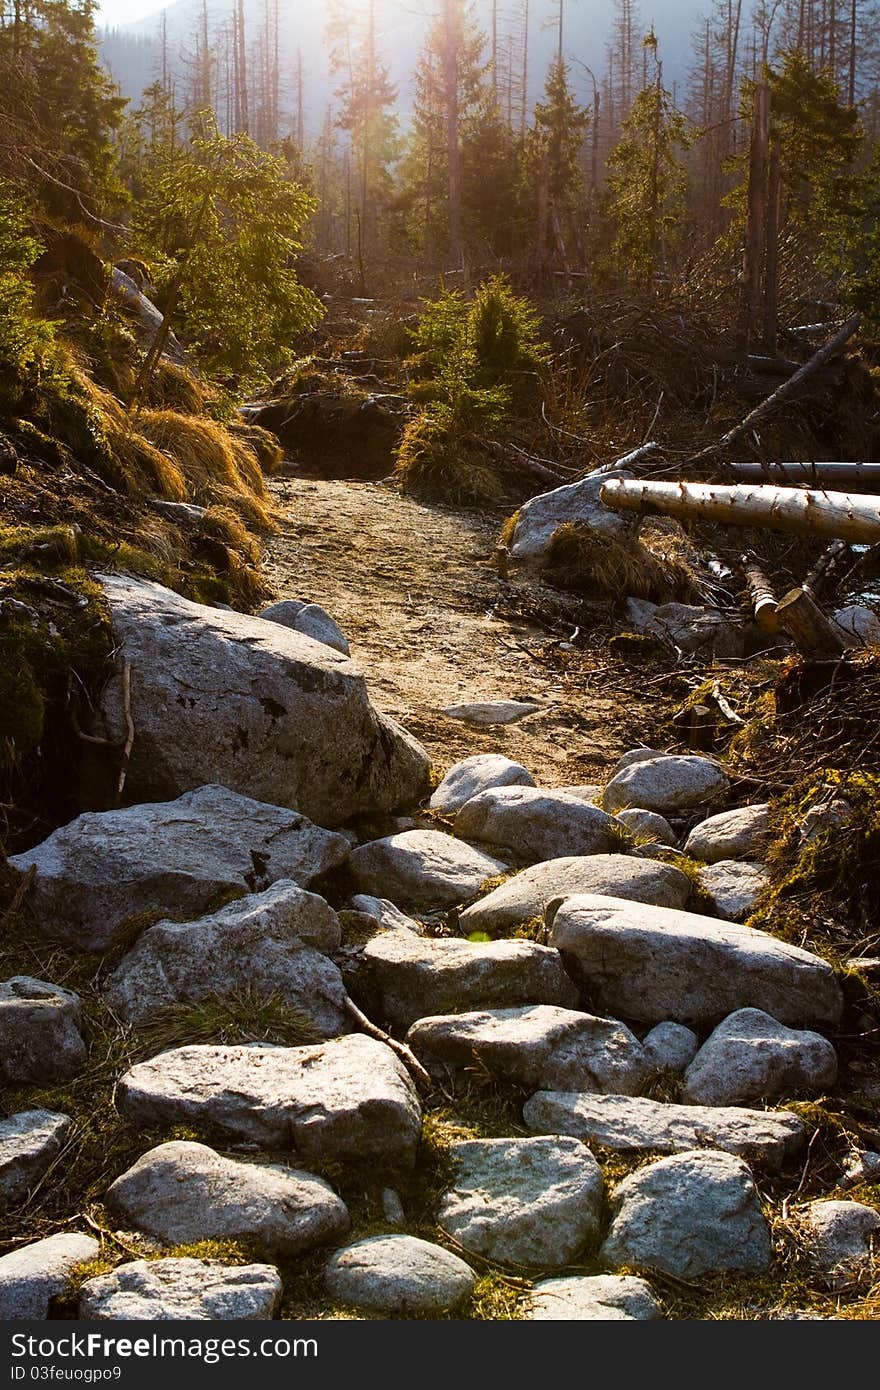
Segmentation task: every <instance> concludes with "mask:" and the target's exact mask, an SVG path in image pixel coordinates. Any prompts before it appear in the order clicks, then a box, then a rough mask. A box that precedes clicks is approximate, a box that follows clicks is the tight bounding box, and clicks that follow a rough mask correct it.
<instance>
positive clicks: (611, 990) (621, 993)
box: [550, 894, 843, 1027]
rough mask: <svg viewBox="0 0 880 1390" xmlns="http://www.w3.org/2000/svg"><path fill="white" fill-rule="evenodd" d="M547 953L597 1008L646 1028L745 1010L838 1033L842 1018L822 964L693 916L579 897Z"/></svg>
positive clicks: (556, 925)
mask: <svg viewBox="0 0 880 1390" xmlns="http://www.w3.org/2000/svg"><path fill="white" fill-rule="evenodd" d="M553 906H554V904H551V907H553ZM550 944H551V945H553V946H556V947H557V948H558V949H559V950H560V951H561V952H562V954H563V956H564V958H565V960H566V962H567V964H568V966H569V969H570V970H571V971H572V972H573V973H574V974H575V977H576V978H578V979H580V980H582V981H583V982H584V984H585V986H586V987H587V988H589V989H591V990H593V991H594V992H595V994H596V996H597V997H598V998H600V999H601V1001H602V1007H603V1008H605V1009H609V1010H611V1011H612V1012H615V1013H620V1014H622V1015H623V1017H624V1018H633V1019H639V1020H641V1021H642V1022H645V1023H662V1022H664V1021H667V1020H672V1021H673V1022H676V1023H685V1024H688V1025H691V1026H693V1027H714V1026H715V1024H717V1023H718V1022H719V1021H720V1020H721V1019H722V1018H724V1017H726V1015H727V1014H729V1013H733V1011H734V1010H735V1009H741V1008H756V1009H764V1010H766V1012H767V1013H769V1014H772V1015H773V1017H774V1018H777V1019H779V1020H781V1021H782V1022H785V1023H789V1024H802V1023H835V1022H836V1021H837V1020H838V1019H839V1018H840V1015H841V1011H842V1008H843V996H842V994H841V990H840V985H839V984H838V982H837V979H836V978H835V975H834V971H833V970H832V969H831V966H830V965H829V964H828V963H827V961H824V960H821V959H820V958H819V957H818V956H814V955H813V954H812V953H811V952H810V951H804V950H801V948H800V947H798V946H790V945H789V944H788V943H787V942H785V941H779V940H777V938H776V937H774V936H768V935H767V933H766V932H761V931H756V930H754V929H753V928H750V927H744V926H740V925H739V924H738V923H735V922H721V921H719V920H718V919H717V918H715V917H702V916H700V915H698V914H697V913H694V912H676V911H673V910H672V909H670V908H665V907H647V906H645V905H644V904H642V903H633V902H626V901H624V899H622V898H604V897H599V896H598V895H594V894H584V895H580V896H578V897H572V898H567V899H566V900H565V902H563V903H562V904H561V906H559V907H558V909H557V910H556V912H555V915H554V917H553V922H552V926H551V928H550Z"/></svg>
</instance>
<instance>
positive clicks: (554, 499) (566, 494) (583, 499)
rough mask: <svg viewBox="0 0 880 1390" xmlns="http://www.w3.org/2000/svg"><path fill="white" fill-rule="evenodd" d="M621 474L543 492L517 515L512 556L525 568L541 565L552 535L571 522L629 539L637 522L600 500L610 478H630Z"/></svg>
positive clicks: (624, 473)
mask: <svg viewBox="0 0 880 1390" xmlns="http://www.w3.org/2000/svg"><path fill="white" fill-rule="evenodd" d="M632 476H633V475H632V473H628V472H626V470H621V471H619V472H613V473H603V474H601V475H598V476H596V477H593V478H589V477H588V478H584V479H582V480H581V481H580V482H577V483H566V484H565V485H564V486H563V487H557V488H554V489H553V490H552V492H542V493H540V495H539V496H537V497H532V498H530V500H529V501H528V502H525V503H524V504H523V506H522V507H521V508H520V510H519V511H518V513H517V516H516V523H515V525H514V528H513V534H512V536H511V538H510V556H511V559H513V560H518V561H520V562H521V563H524V564H535V563H540V561H541V559H542V558H543V555H544V552H545V551H546V549H547V547H548V545H549V544H550V541H551V540H552V538H553V535H554V533H555V532H556V531H558V530H559V528H560V526H564V525H565V524H566V523H567V522H569V521H578V522H583V523H586V524H587V525H589V526H592V527H594V528H595V529H596V530H597V531H601V532H603V533H604V534H606V535H611V536H626V535H629V534H630V533H631V532H632V530H633V524H634V519H633V517H632V516H630V515H627V514H626V513H625V512H613V511H612V510H611V508H610V507H606V506H605V505H604V503H603V502H602V500H601V499H600V497H599V493H600V491H601V489H602V487H603V485H604V484H605V483H606V482H608V481H609V479H611V478H631V477H632Z"/></svg>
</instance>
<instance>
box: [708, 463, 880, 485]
mask: <svg viewBox="0 0 880 1390" xmlns="http://www.w3.org/2000/svg"><path fill="white" fill-rule="evenodd" d="M726 467H727V468H729V469H730V471H731V472H732V473H735V474H736V476H737V477H738V478H746V479H749V480H751V479H754V481H755V482H764V481H766V482H777V483H806V484H807V485H808V486H809V485H810V484H812V485H813V486H814V487H821V486H823V485H825V486H827V485H829V484H830V485H831V486H832V487H840V486H844V487H849V486H851V485H852V484H853V483H855V484H856V485H857V486H859V487H868V488H870V487H880V463H754V462H752V461H751V460H750V461H748V462H742V463H728V464H727V465H726Z"/></svg>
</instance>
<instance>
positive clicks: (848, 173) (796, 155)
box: [728, 49, 864, 265]
mask: <svg viewBox="0 0 880 1390" xmlns="http://www.w3.org/2000/svg"><path fill="white" fill-rule="evenodd" d="M764 75H765V78H766V80H767V82H768V84H769V87H770V110H771V127H770V138H771V141H772V142H773V143H774V144H775V145H776V146H777V148H778V150H779V166H780V177H781V184H782V198H781V209H780V231H781V233H782V234H783V235H784V234H785V233H786V232H792V231H797V232H798V233H799V235H800V237H801V238H802V240H803V241H804V242H805V243H806V245H807V247H808V248H810V249H811V250H812V252H813V253H814V254H815V253H818V254H820V255H821V256H822V257H823V259H824V260H825V262H826V263H827V264H829V265H831V264H832V263H834V262H835V261H836V260H839V258H840V256H841V255H844V257H845V252H844V251H843V248H844V247H845V246H846V244H847V242H848V239H849V237H850V235H851V234H852V232H853V229H854V227H855V224H856V220H857V218H858V214H859V208H860V206H861V198H862V196H863V193H862V186H861V178H860V174H859V169H858V161H859V156H860V154H861V151H862V147H863V144H864V130H863V128H862V126H861V123H860V121H859V115H858V112H857V111H856V109H855V108H854V107H852V106H848V105H847V104H846V103H845V101H844V100H843V98H842V94H841V89H840V86H839V84H838V83H836V82H835V81H834V80H833V79H832V77H831V75H830V73H829V72H827V71H826V72H815V71H814V70H813V69H812V67H811V66H810V63H809V59H808V57H807V54H806V53H804V52H803V51H802V50H801V49H791V50H789V51H787V52H785V53H783V54H781V55H780V61H779V65H778V66H777V67H775V68H770V67H765V68H764ZM754 92H755V85H754V83H752V82H746V83H745V84H744V86H743V94H742V114H743V117H744V119H745V120H747V121H751V116H752V110H753V106H754ZM744 160H745V156H741V157H740V158H739V159H738V160H737V161H735V162H734V165H733V167H734V168H735V169H736V170H737V171H738V172H739V173H740V176H741V180H742V181H741V182H740V184H739V186H738V187H737V188H736V189H735V191H734V192H733V193H732V194H731V195H730V197H729V199H728V201H729V203H730V204H731V206H732V207H733V208H734V210H735V217H736V220H735V222H734V225H733V228H732V234H733V235H734V236H736V235H738V233H739V229H740V228H741V226H742V218H743V212H744V196H745V192H744V190H745V179H744V177H743V175H744V173H745V163H744Z"/></svg>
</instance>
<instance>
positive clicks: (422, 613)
mask: <svg viewBox="0 0 880 1390" xmlns="http://www.w3.org/2000/svg"><path fill="white" fill-rule="evenodd" d="M272 489H273V493H274V496H275V501H276V504H277V505H278V508H279V512H280V521H281V529H280V531H279V533H278V534H277V535H276V536H273V537H272V538H271V539H270V542H269V545H268V563H267V571H268V575H269V578H270V580H271V581H272V583H273V585H274V587H275V589H276V590H277V593H278V595H279V597H285V598H302V599H307V600H308V601H310V602H314V603H320V604H321V605H322V606H323V607H324V608H326V609H327V611H328V612H329V613H331V614H332V615H333V617H334V618H335V619H336V621H337V622H338V623H339V625H340V627H341V628H342V630H343V631H344V632H345V634H346V636H347V637H348V640H349V643H350V644H351V650H352V657H353V659H354V661H355V662H356V663H357V665H358V666H359V667H360V669H361V670H362V671H363V673H364V674H365V676H366V678H367V682H368V685H369V688H370V691H371V694H372V696H373V699H374V701H375V703H376V704H377V705H378V706H379V707H380V708H381V709H384V710H386V711H387V712H388V713H389V714H391V715H393V716H394V717H395V718H396V719H398V720H399V721H400V722H401V723H402V724H404V725H405V726H406V727H407V728H408V729H410V730H411V731H412V733H414V734H415V735H416V737H418V738H419V739H421V741H422V742H423V743H424V744H425V746H426V747H427V748H428V750H429V752H430V753H431V755H432V757H433V758H434V760H435V763H436V764H437V765H438V766H439V767H440V768H446V767H448V766H449V765H450V764H451V763H453V762H455V761H457V760H458V759H459V758H462V757H466V756H468V754H471V753H477V752H502V753H505V754H507V755H508V756H509V757H512V758H515V759H517V761H519V762H522V763H523V764H524V765H525V766H526V767H527V768H528V769H529V771H530V772H531V773H532V774H533V775H534V776H535V777H536V778H537V779H538V780H539V781H540V782H541V783H543V784H544V785H560V784H564V783H581V782H593V781H601V780H603V779H604V777H605V776H607V769H608V766H609V764H610V763H611V762H612V761H613V760H614V759H615V758H616V757H617V756H618V755H619V754H620V752H622V751H623V750H624V749H625V748H627V747H632V746H633V744H634V743H637V742H639V741H640V739H641V737H643V736H644V735H640V732H639V724H640V723H643V722H644V720H643V719H642V718H641V717H640V716H641V714H643V712H644V705H643V704H642V702H641V701H639V700H637V699H635V698H633V697H632V696H629V697H627V696H625V695H621V693H620V691H619V689H615V690H614V691H609V692H607V693H604V694H603V691H602V680H601V673H600V672H596V673H595V676H596V679H591V674H590V672H589V670H588V669H587V670H586V671H585V669H584V667H585V662H584V660H583V659H579V660H577V661H574V662H573V661H572V660H571V659H570V657H569V656H568V654H567V653H566V652H565V648H559V646H558V644H559V642H560V641H563V642H564V641H566V640H567V639H568V638H569V637H570V636H571V635H572V631H573V629H574V626H576V624H577V613H578V608H577V603H576V601H571V600H567V599H566V598H564V597H563V596H561V595H557V596H556V597H555V600H554V597H553V595H552V594H551V593H548V591H546V590H543V589H542V590H536V589H535V588H534V586H531V585H529V584H527V583H526V582H525V581H523V580H520V579H518V580H516V581H515V582H514V584H512V585H511V584H508V583H506V582H505V581H502V580H501V579H499V577H498V576H497V574H496V573H495V570H494V568H493V565H492V563H491V557H492V552H493V549H494V546H495V540H496V535H497V529H498V522H497V519H495V518H493V519H491V520H485V519H483V518H481V517H479V516H476V515H474V514H473V513H463V512H459V511H453V510H451V509H447V508H443V507H437V506H426V505H423V504H421V503H419V502H417V501H415V500H413V499H411V498H408V497H403V496H401V495H400V494H399V493H398V492H397V491H396V490H395V489H394V488H391V487H388V486H387V485H383V484H381V483H365V482H352V481H346V480H343V481H338V480H334V481H320V480H315V479H299V478H297V479H293V478H284V479H277V480H274V481H273V483H272ZM536 596H537V598H538V599H541V600H542V602H541V604H540V607H541V612H542V614H545V613H546V611H547V608H546V601H547V599H548V597H549V600H550V602H551V604H553V603H554V602H555V606H556V608H557V617H556V621H555V622H552V629H553V630H551V629H550V628H549V627H548V626H547V623H546V621H544V622H542V623H541V624H540V625H538V624H536V623H533V622H530V621H529V620H528V618H524V617H523V616H522V615H521V614H522V610H525V611H526V612H528V611H529V610H530V608H531V609H534V608H535V606H536V602H535V601H536ZM551 621H552V620H551ZM564 653H565V654H564ZM587 664H588V663H587ZM573 668H576V669H573ZM481 700H533V701H536V702H539V703H540V705H541V709H540V711H539V712H537V713H536V714H533V715H530V716H528V717H527V718H526V719H524V720H522V721H520V722H519V723H516V724H512V725H506V726H499V725H495V726H492V727H490V728H485V727H478V726H475V725H473V724H466V723H463V722H461V721H460V720H457V719H453V718H450V717H448V716H446V715H444V714H443V713H442V712H441V711H442V709H443V708H444V706H447V705H451V704H458V703H462V702H465V701H468V702H470V701H481Z"/></svg>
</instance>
